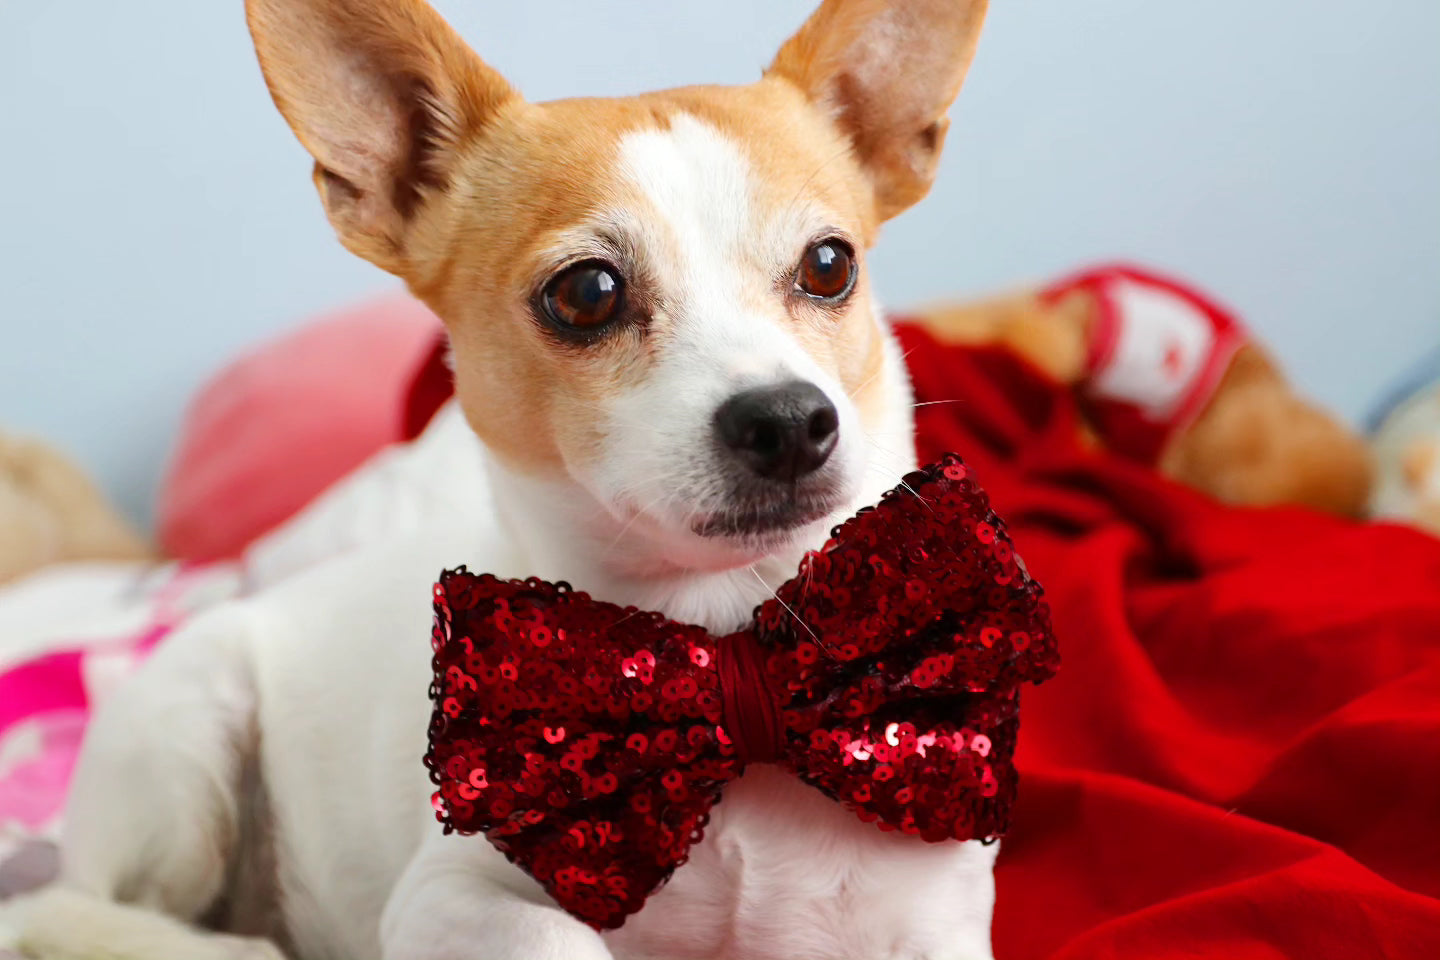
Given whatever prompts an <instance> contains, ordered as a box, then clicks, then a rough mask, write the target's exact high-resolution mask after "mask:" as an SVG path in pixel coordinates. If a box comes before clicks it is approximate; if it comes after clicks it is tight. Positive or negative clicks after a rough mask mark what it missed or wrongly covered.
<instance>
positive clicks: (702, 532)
mask: <svg viewBox="0 0 1440 960" xmlns="http://www.w3.org/2000/svg"><path fill="white" fill-rule="evenodd" d="M985 8H986V3H985V0H825V2H824V3H823V4H822V5H821V7H820V8H819V10H818V11H817V12H816V13H815V14H814V15H813V16H812V17H811V18H810V20H809V21H808V22H807V23H805V24H804V26H802V27H801V29H800V31H799V32H798V33H797V34H796V35H795V36H794V37H793V38H792V39H791V40H789V41H788V42H787V43H786V44H785V46H784V47H783V48H782V49H781V50H780V52H779V54H778V56H777V57H776V59H775V61H774V63H773V64H772V65H771V67H770V68H769V69H768V70H767V71H766V73H765V74H764V76H763V78H762V79H761V80H759V81H758V82H756V83H754V84H751V85H749V86H743V87H734V88H721V87H691V88H684V89H678V90H672V91H668V92H662V93H655V94H649V95H645V96H639V97H633V98H628V99H617V100H597V99H584V100H570V101H562V102H555V103H548V104H539V105H537V104H531V103H527V102H525V101H524V100H523V99H522V98H521V97H520V96H519V95H518V94H517V93H516V92H515V91H514V90H513V89H512V88H511V87H510V86H509V85H508V84H507V83H506V82H505V80H503V79H502V78H501V77H500V76H499V75H498V74H497V73H496V72H495V71H493V70H492V69H490V68H489V67H487V66H486V65H485V64H484V63H482V62H481V61H480V60H479V59H478V58H477V57H476V56H475V54H473V53H472V52H471V51H470V50H469V49H468V48H467V47H466V46H465V44H464V43H463V42H462V41H461V40H460V39H459V38H458V37H457V36H456V35H455V34H454V33H453V32H452V31H451V30H450V28H449V27H448V26H447V25H446V24H445V23H444V21H443V20H442V19H441V18H440V17H439V16H438V15H437V14H436V13H435V12H434V11H432V10H431V9H430V8H429V7H428V6H426V5H425V4H424V3H423V2H422V0H249V2H248V4H247V12H248V19H249V24H250V29H251V32H252V35H253V37H254V40H255V45H256V48H257V50H258V53H259V57H260V62H261V65H262V67H263V69H264V73H265V78H266V81H267V83H268V85H269V87H270V91H271V93H272V95H273V97H274V99H275V102H276V104H277V106H278V107H279V109H280V111H281V113H282V114H283V115H284V116H285V118H286V120H287V121H288V122H289V123H290V125H291V127H292V128H293V129H294V131H295V133H296V135H297V136H298V138H299V139H300V141H301V143H302V144H304V146H305V147H306V149H307V150H308V151H309V152H310V153H311V154H312V155H313V157H314V159H315V164H316V165H315V182H316V185H317V186H318V188H319V192H320V196H321V199H322V201H323V204H324V207H325V210H326V212H327V214H328V215H329V218H330V221H331V223H332V224H333V225H334V227H335V229H336V232H337V233H338V234H339V237H340V240H341V242H342V243H344V244H345V246H346V247H348V248H349V249H350V250H352V251H354V252H355V253H357V254H359V255H360V256H362V257H364V258H366V259H367V260H370V261H371V262H373V263H374V264H376V265H377V266H379V267H381V268H383V269H385V270H388V271H390V272H392V273H395V274H397V275H399V276H400V277H402V278H403V279H404V280H405V281H406V283H407V284H408V285H409V287H410V289H411V290H412V291H413V292H414V293H415V294H416V295H417V296H419V297H420V298H421V299H423V300H424V301H425V302H426V303H427V304H429V305H430V306H431V307H432V308H433V309H434V311H435V312H436V313H437V314H438V315H439V316H440V317H441V318H443V320H444V321H445V323H446V326H447V329H448V332H449V336H450V340H451V343H452V347H453V357H454V371H455V379H456V389H457V397H458V400H459V403H460V406H461V407H462V409H463V411H464V414H465V417H466V419H467V420H468V422H469V424H470V426H471V427H472V428H473V430H474V432H475V433H476V434H477V435H478V436H479V438H480V439H481V440H482V441H483V443H484V446H485V448H486V451H487V453H486V458H487V467H488V471H489V477H490V496H491V497H492V498H493V510H494V512H495V514H496V515H497V516H498V519H499V521H500V524H501V526H502V528H503V529H504V531H505V534H504V535H503V536H501V537H499V538H495V537H491V538H488V539H486V540H484V541H481V540H477V539H476V537H475V536H473V535H468V531H467V530H465V529H455V530H450V531H445V532H444V534H443V535H442V534H438V533H437V534H435V535H431V536H427V537H425V538H423V539H420V540H418V541H416V542H407V543H396V544H393V545H391V546H388V547H387V548H385V549H383V550H367V551H364V552H362V553H360V554H358V555H353V556H351V557H348V558H346V559H343V560H339V561H335V562H332V563H330V564H328V565H324V566H322V567H320V568H317V569H315V570H313V571H310V572H308V573H306V574H303V575H301V576H298V577H296V578H294V579H292V580H290V581H288V582H286V583H284V584H282V585H280V586H278V587H276V588H273V589H271V590H269V591H266V592H264V593H262V594H260V595H258V596H256V597H254V598H252V599H249V600H247V601H244V602H240V603H236V604H234V605H231V606H229V607H226V608H222V609H219V610H217V611H215V612H213V613H210V614H207V615H205V616H203V617H201V618H198V619H196V620H195V621H193V622H192V623H191V624H189V625H188V626H187V627H186V628H185V629H184V630H182V631H181V632H179V633H178V634H177V635H175V636H174V637H173V638H172V639H171V640H169V641H168V642H167V643H166V644H165V645H164V646H163V647H162V649H161V650H160V651H159V652H157V654H156V655H155V656H154V658H153V659H152V660H151V661H150V662H149V663H148V664H147V666H146V667H145V668H144V669H143V670H142V671H141V673H140V674H139V675H138V677H137V678H136V679H135V680H134V681H133V682H131V683H130V684H129V685H128V686H127V687H126V688H125V689H124V690H122V691H121V692H119V693H117V694H116V695H115V696H114V697H113V698H112V699H111V700H110V701H107V702H106V703H105V704H104V705H103V706H102V708H101V710H100V713H99V715H98V716H97V718H96V721H95V724H94V727H93V729H92V731H91V733H90V736H89V738H88V741H87V743H86V745H85V748H84V753H83V759H82V761H81V764H80V767H79V770H78V771H77V773H76V776H75V780H74V787H73V800H72V803H71V805H70V807H69V809H68V811H67V833H66V836H65V840H64V852H63V860H64V866H63V880H62V882H61V883H60V884H59V885H57V886H56V887H54V888H52V889H50V890H47V891H43V892H41V893H40V894H37V895H36V896H35V897H34V898H33V899H31V900H29V901H27V902H24V903H22V904H20V905H19V907H18V916H19V924H20V927H21V936H20V938H19V943H20V947H21V949H23V950H25V951H27V952H29V953H31V954H34V955H38V956H41V957H51V956H63V957H77V956H85V957H94V956H105V957H116V958H143V960H169V958H174V960H207V958H212V957H214V958H220V957H235V956H240V955H251V954H253V955H255V956H274V955H275V951H276V950H277V949H278V950H283V951H284V952H285V953H286V954H289V955H293V956H296V957H303V958H305V960H324V958H352V960H360V958H376V957H378V958H384V960H607V958H616V960H686V958H696V960H699V958H707V960H708V958H713V960H721V958H727V960H741V958H743V960H799V958H830V960H842V958H843V960H882V958H895V960H901V958H904V960H919V958H925V960H982V958H988V957H990V956H991V947H990V916H991V907H992V904H993V897H994V883H993V878H992V866H993V862H994V856H995V852H996V848H995V847H994V846H989V847H987V846H983V845H981V844H980V843H976V842H968V843H940V844H929V843H925V842H921V841H919V840H916V839H913V838H909V837H905V836H903V835H899V834H895V833H883V832H881V831H880V830H877V829H876V828H875V827H874V826H873V825H869V824H865V823H862V822H861V821H860V820H858V819H857V818H856V817H855V816H854V815H852V814H851V813H849V812H847V811H845V810H843V809H842V808H841V807H840V806H839V805H837V804H835V803H833V802H831V801H830V800H828V799H826V798H824V797H823V796H821V795H820V794H819V793H817V792H816V791H814V790H811V789H810V788H808V787H806V786H804V785H803V784H802V783H800V782H799V781H798V780H796V779H793V778H791V777H789V776H786V775H784V774H781V773H780V772H778V771H777V770H775V769H774V768H767V767H764V766H759V767H755V768H753V769H751V770H750V771H749V772H747V773H746V774H745V775H744V776H743V777H742V778H741V779H740V780H739V781H737V782H736V783H734V784H733V785H731V786H730V787H729V788H727V792H726V797H725V802H724V803H723V804H721V805H720V806H719V807H718V808H716V811H715V815H714V818H713V820H712V822H711V825H710V827H709V829H708V830H707V832H706V835H705V839H704V840H703V842H702V843H701V844H700V845H699V846H697V847H696V848H695V850H694V852H693V856H692V858H691V860H690V862H689V863H688V864H687V865H686V866H684V867H682V868H681V869H680V870H679V871H677V873H676V874H675V876H674V877H673V879H672V880H671V882H670V883H669V884H668V885H667V886H666V887H664V888H663V889H662V890H661V891H660V892H659V893H657V894H656V895H655V896H654V897H653V898H651V900H650V902H649V903H648V905H647V906H646V907H645V909H644V910H642V911H641V912H640V913H638V914H637V915H635V916H634V917H632V918H631V919H630V920H629V922H628V923H627V924H626V925H625V926H624V927H622V928H620V929H619V930H616V931H613V932H610V933H607V934H604V935H602V934H600V933H597V932H596V931H595V930H593V929H591V928H590V927H588V926H586V925H584V924H583V923H581V922H580V921H578V920H576V919H574V918H572V917H571V916H569V915H568V914H566V913H564V912H562V911H561V910H559V909H558V908H557V907H556V906H555V905H554V904H553V902H550V901H549V900H548V899H547V898H546V897H545V896H544V895H543V893H541V891H540V890H539V888H538V886H537V885H536V884H535V883H534V882H533V881H532V880H530V878H529V877H527V876H526V875H525V874H523V873H522V872H521V871H519V870H518V869H516V868H515V867H513V866H511V865H510V864H509V863H508V862H507V861H506V860H505V858H504V857H503V856H502V855H501V854H500V853H499V852H497V851H496V850H495V848H494V847H493V846H492V845H491V844H489V843H488V842H487V841H486V840H484V839H483V838H474V837H472V838H458V837H454V836H450V837H446V836H443V835H442V832H441V830H440V828H439V827H438V825H437V824H436V823H435V818H434V811H433V810H432V809H431V805H430V792H431V789H432V788H431V785H430V782H429V780H428V777H427V773H426V771H425V769H424V767H423V766H422V764H421V759H420V758H421V756H422V755H423V754H424V752H425V744H426V733H427V725H428V718H429V710H430V703H429V700H428V697H427V690H428V686H429V683H430V673H429V671H430V656H431V652H430V599H431V584H432V582H433V580H434V577H435V576H436V574H437V573H438V571H439V570H440V569H441V568H442V567H445V566H454V565H456V564H459V563H466V564H468V565H469V566H470V567H471V568H474V569H480V570H487V571H492V572H495V573H497V574H500V575H503V576H514V577H526V576H540V577H544V578H547V579H551V580H567V581H569V582H571V583H573V584H575V585H576V586H577V587H579V588H582V589H585V590H587V591H589V592H591V593H593V594H595V595H596V596H598V597H600V598H603V599H606V600H610V601H614V602H618V603H622V604H636V605H638V606H641V607H644V608H647V609H655V610H660V611H662V612H664V613H665V614H667V615H669V616H670V617H673V618H675V619H678V620H682V621H687V622H692V623H698V624H701V625H703V626H705V627H707V628H708V629H711V630H714V631H717V632H724V631H728V630H730V629H733V628H734V627H735V626H736V625H737V624H739V623H741V622H743V621H745V620H746V619H747V617H748V616H749V613H750V611H751V610H752V609H753V607H754V606H755V605H756V604H757V602H759V601H760V600H762V599H764V598H766V597H768V596H769V594H770V592H771V589H772V588H773V587H774V586H775V585H776V584H778V583H781V582H783V581H784V580H785V579H787V578H789V577H790V576H792V575H793V574H794V571H795V569H796V565H797V562H798V561H799V559H800V557H801V555H802V554H803V552H804V551H805V550H807V549H810V548H815V547H818V546H819V545H820V544H821V543H822V542H823V541H824V540H825V538H826V536H827V531H828V530H829V529H830V528H831V527H832V526H833V525H834V524H835V523H836V522H837V521H838V520H840V519H842V518H844V517H845V516H848V515H849V514H850V513H852V512H853V511H854V510H855V509H857V508H858V507H860V506H861V505H863V504H867V503H870V502H873V501H874V500H876V499H877V498H878V496H879V494H880V493H881V492H882V491H883V490H885V489H887V488H888V487H890V486H891V485H893V484H894V483H895V482H896V480H897V478H898V477H899V476H901V474H902V473H904V472H905V471H907V470H909V469H911V468H913V466H914V463H913V453H912V449H911V448H912V433H913V422H912V416H911V414H912V410H911V407H912V400H911V395H910V392H909V384H908V381H907V377H906V372H905V368H904V365H903V363H902V357H901V356H900V354H899V352H898V350H897V349H896V346H895V343H894V341H893V339H892V337H891V334H890V332H889V329H888V327H887V326H886V322H885V320H884V318H883V317H882V314H881V311H880V309H879V307H878V305H877V303H876V299H875V295H874V293H873V291H872V289H871V283H870V280H869V278H868V276H867V274H866V271H865V269H864V262H865V253H866V251H867V250H868V248H870V246H871V245H872V244H873V243H874V241H875V239H876V234H877V232H878V229H879V227H880V225H881V223H882V222H884V221H885V220H887V219H888V218H890V217H891V216H893V215H895V214H897V213H899V212H900V211H902V210H904V209H905V208H907V207H909V206H910V205H911V204H913V203H915V202H916V201H917V200H919V199H920V198H921V197H922V196H924V194H925V193H926V191H927V190H928V188H929V186H930V183H931V180H932V177H933V176H934V173H935V170H936V166H937V162H938V159H939V156H940V150H941V145H942V142H943V140H944V138H945V133H946V130H947V127H948V121H947V119H946V112H947V110H948V108H949V106H950V103H951V102H952V100H953V99H954V97H955V96H956V94H957V93H958V91H959V89H960V85H961V82H962V80H963V78H964V75H965V73H966V70H967V68H968V67H969V64H970V61H971V58H972V56H973V53H974V49H975V44H976V39H977V36H978V33H979V30H980V26H981V22H982V20H983V18H984V14H985ZM457 526H463V525H459V524H457ZM208 931H220V932H217V933H211V932H208Z"/></svg>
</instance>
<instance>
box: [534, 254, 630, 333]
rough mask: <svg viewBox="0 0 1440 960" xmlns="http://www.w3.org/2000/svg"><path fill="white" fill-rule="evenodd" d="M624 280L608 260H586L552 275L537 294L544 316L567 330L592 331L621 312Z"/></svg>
mask: <svg viewBox="0 0 1440 960" xmlns="http://www.w3.org/2000/svg"><path fill="white" fill-rule="evenodd" d="M624 294H625V284H624V282H623V281H622V280H621V279H620V274H619V273H617V272H616V271H615V268H614V267H612V266H610V265H609V264H608V263H603V262H601V261H597V260H587V261H585V262H584V263H577V264H575V265H574V266H570V267H566V268H565V269H564V270H562V271H560V273H558V274H556V275H555V276H554V277H553V278H551V280H550V282H549V283H547V284H546V285H545V289H544V291H543V292H542V293H541V295H540V306H541V308H542V309H543V310H544V311H545V315H546V317H548V318H549V320H550V321H551V322H552V323H554V324H555V325H556V326H558V327H560V328H562V329H566V330H577V331H586V332H589V331H595V330H598V329H599V328H600V327H603V326H605V324H607V323H609V322H610V321H612V320H614V319H615V318H616V317H617V316H619V315H620V305H621V301H622V300H623V299H624Z"/></svg>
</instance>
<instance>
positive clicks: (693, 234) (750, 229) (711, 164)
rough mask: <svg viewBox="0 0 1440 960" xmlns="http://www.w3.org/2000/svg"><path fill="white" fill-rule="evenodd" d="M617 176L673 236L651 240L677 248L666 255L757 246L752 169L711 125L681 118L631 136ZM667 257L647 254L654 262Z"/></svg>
mask: <svg viewBox="0 0 1440 960" xmlns="http://www.w3.org/2000/svg"><path fill="white" fill-rule="evenodd" d="M620 169H621V173H622V175H623V176H624V177H625V178H626V179H627V180H628V181H629V182H630V184H631V185H632V186H634V187H635V189H636V190H638V191H639V193H640V194H641V195H642V196H643V197H644V198H645V200H646V201H648V202H649V204H650V206H651V207H652V208H653V209H652V211H651V212H652V213H653V214H654V215H655V216H657V217H659V218H660V220H661V223H662V225H663V227H664V232H666V233H668V234H669V235H670V236H669V237H668V238H659V237H653V236H652V237H650V238H647V239H659V240H661V241H662V242H661V247H662V250H663V248H664V247H668V246H670V245H671V244H673V245H674V246H675V247H678V249H671V250H668V251H664V252H668V253H672V254H674V253H690V254H691V255H692V256H693V255H696V254H699V253H702V252H709V253H710V254H711V256H712V257H714V255H715V254H717V253H719V254H721V255H722V256H724V255H728V254H732V253H739V252H740V248H741V246H742V244H743V243H745V242H751V243H753V242H754V241H755V240H756V239H758V238H757V237H756V236H755V234H756V232H757V226H758V225H757V224H755V223H753V222H752V216H751V209H750V208H751V189H750V180H751V177H752V176H753V174H752V171H751V168H750V163H749V161H748V160H747V159H746V158H745V155H744V154H743V153H742V152H741V150H740V148H739V146H738V145H736V144H735V143H734V142H733V141H731V140H730V139H728V138H727V137H726V136H725V135H724V134H722V133H721V132H720V131H719V130H717V129H715V128H714V127H712V126H710V125H709V124H708V123H704V122H703V121H700V120H697V119H696V118H695V117H692V116H690V115H689V114H687V113H677V114H675V115H673V116H672V117H671V118H670V129H668V130H644V131H639V132H636V133H631V134H629V135H627V136H626V137H624V138H623V139H622V140H621V141H620ZM665 240H668V241H670V243H665V242H664V241H665ZM662 250H651V251H648V252H649V253H650V254H651V255H652V256H654V255H657V254H660V253H661V252H662ZM701 272H702V273H706V272H709V271H701Z"/></svg>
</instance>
